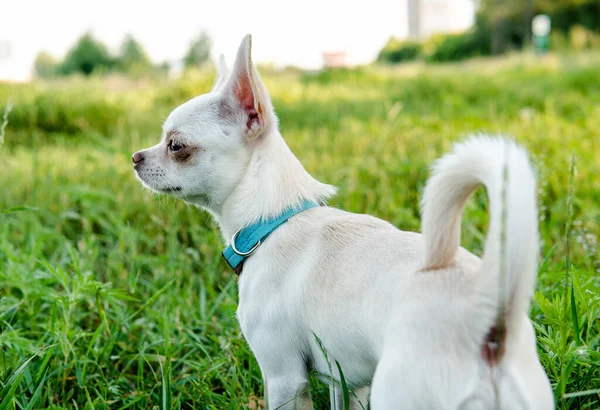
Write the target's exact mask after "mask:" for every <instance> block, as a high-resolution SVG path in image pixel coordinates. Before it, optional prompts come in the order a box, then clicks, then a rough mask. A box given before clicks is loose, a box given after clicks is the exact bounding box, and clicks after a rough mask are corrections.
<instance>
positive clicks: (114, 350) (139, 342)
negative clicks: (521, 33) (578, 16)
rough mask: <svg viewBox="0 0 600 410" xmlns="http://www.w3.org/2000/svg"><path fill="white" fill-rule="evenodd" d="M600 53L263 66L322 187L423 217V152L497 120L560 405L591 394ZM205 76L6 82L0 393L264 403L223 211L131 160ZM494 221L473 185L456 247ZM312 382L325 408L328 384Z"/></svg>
mask: <svg viewBox="0 0 600 410" xmlns="http://www.w3.org/2000/svg"><path fill="white" fill-rule="evenodd" d="M599 67H600V56H598V55H591V54H587V55H550V56H547V57H545V58H544V59H542V60H540V59H537V58H535V57H534V56H531V55H526V54H520V55H515V56H511V57H508V58H504V59H500V60H490V59H488V60H474V61H470V62H466V63H462V64H449V65H441V66H427V65H422V64H413V65H407V66H403V67H401V68H385V67H364V68H358V69H352V70H334V71H325V72H321V73H303V72H299V71H292V70H288V71H286V72H281V73H277V72H274V71H272V70H264V71H263V78H264V80H265V82H266V84H267V86H268V88H269V89H270V92H271V95H272V98H273V100H274V104H275V108H276V111H277V113H278V115H279V118H280V124H281V129H282V133H283V135H284V137H285V138H286V140H287V142H288V144H289V145H290V147H291V149H292V151H293V152H294V153H295V154H296V155H297V156H298V157H299V159H300V160H301V162H302V163H303V164H304V166H305V167H306V168H307V170H308V171H309V172H310V173H312V174H313V175H314V176H315V177H316V178H317V179H319V180H321V181H324V182H327V183H331V184H334V185H337V186H338V187H339V188H340V191H339V194H338V195H337V196H336V197H335V198H334V199H333V200H332V201H331V202H330V205H331V206H335V207H340V208H343V209H345V210H348V211H352V212H357V213H369V214H372V215H375V216H378V217H380V218H383V219H386V220H388V221H390V222H392V223H393V224H395V225H396V226H398V227H399V228H401V229H404V230H418V229H419V199H420V194H421V191H422V188H423V186H424V183H425V181H426V178H427V176H428V173H429V167H430V165H431V164H432V161H433V160H434V159H435V158H437V157H439V156H440V155H441V154H442V153H444V152H446V151H447V150H448V149H449V148H450V146H451V144H452V142H453V141H457V140H460V139H462V138H464V137H465V136H467V135H468V134H469V133H474V132H491V133H500V134H507V135H512V136H514V137H515V139H516V140H517V141H519V142H520V143H521V144H523V145H524V146H525V147H527V148H528V149H529V150H530V152H531V153H532V159H533V162H534V163H535V166H536V169H537V172H538V175H539V207H540V230H541V237H542V242H541V256H540V263H539V276H538V284H537V291H536V294H535V300H534V302H533V304H532V309H531V317H532V318H533V320H534V322H535V328H536V333H537V340H538V351H539V355H540V359H541V361H542V363H543V365H544V367H545V368H546V370H547V373H548V375H549V377H550V380H551V382H552V387H553V389H554V393H555V397H556V403H557V407H558V408H559V409H598V408H599V407H600V366H599V365H600V321H599V320H598V318H599V316H600V250H599V249H598V236H599V235H600V182H599V179H598V178H599V176H600V146H599V145H600V69H599ZM213 76H214V73H212V72H188V73H186V74H185V75H184V76H182V77H181V78H178V79H167V78H155V79H152V80H137V81H133V80H128V79H124V78H119V77H109V78H88V79H84V78H69V79H62V80H53V81H49V82H32V83H27V84H0V114H1V113H2V112H4V111H5V106H6V105H7V102H8V101H9V99H10V100H11V101H12V104H13V108H12V111H11V112H10V113H8V115H7V120H8V124H7V126H6V128H5V131H4V133H3V134H4V138H3V146H2V147H1V148H0V149H1V151H0V187H1V189H0V410H3V409H40V408H51V409H59V408H74V409H126V408H152V409H159V408H160V409H167V408H185V409H242V408H249V409H259V408H262V406H264V403H262V402H261V400H260V398H261V397H262V381H261V378H260V370H259V368H258V365H257V363H256V361H255V359H254V358H253V356H252V354H251V352H250V350H249V348H248V346H247V345H246V343H245V341H244V339H243V337H242V335H241V332H240V330H239V327H238V325H237V322H236V319H235V310H236V300H237V290H236V280H237V278H236V276H235V275H234V274H233V273H232V272H231V271H230V269H229V268H228V267H227V265H226V263H225V262H224V261H223V260H222V259H221V255H220V252H221V247H222V242H221V237H220V234H219V232H218V229H217V226H216V224H215V223H214V221H212V220H211V219H210V217H209V215H208V214H207V213H205V212H203V211H201V210H198V209H196V208H194V207H192V206H187V205H186V204H184V203H182V202H178V201H174V200H172V199H169V198H166V197H160V196H156V195H153V194H151V193H149V192H148V191H146V190H143V189H142V188H141V187H140V185H139V184H138V182H137V181H136V179H135V177H134V173H133V170H132V167H131V154H132V153H133V152H134V151H136V150H139V149H141V148H145V147H148V146H151V145H154V144H155V143H156V142H158V140H159V138H160V126H161V123H162V121H163V120H164V119H165V118H166V116H167V115H168V113H169V112H170V111H171V110H172V109H173V108H174V107H175V106H176V105H178V104H180V103H182V102H184V101H186V100H187V99H189V98H191V97H193V96H195V95H198V94H200V93H203V92H206V91H208V90H209V89H210V87H211V85H212V80H213ZM1 123H2V121H1V120H0V125H1ZM1 134H2V133H1V132H0V135H1ZM486 226H487V201H486V195H485V192H483V191H478V192H477V194H476V195H475V196H474V198H473V199H471V200H470V201H469V203H468V205H467V208H466V211H465V217H464V219H463V238H462V244H463V246H464V247H465V248H467V249H469V250H471V251H472V252H474V253H476V254H481V250H482V245H483V240H484V236H485V232H486ZM440 342H443V341H440ZM341 365H342V368H343V363H341ZM312 388H313V397H314V398H315V403H316V406H317V407H316V408H318V409H319V408H323V409H324V408H327V397H328V393H327V389H326V387H325V386H324V385H323V384H321V383H320V382H318V381H317V380H313V381H312Z"/></svg>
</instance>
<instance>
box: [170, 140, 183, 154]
mask: <svg viewBox="0 0 600 410" xmlns="http://www.w3.org/2000/svg"><path fill="white" fill-rule="evenodd" d="M181 148H183V145H182V144H180V143H179V142H175V141H171V142H170V143H169V149H170V150H171V152H177V151H179V150H180V149H181Z"/></svg>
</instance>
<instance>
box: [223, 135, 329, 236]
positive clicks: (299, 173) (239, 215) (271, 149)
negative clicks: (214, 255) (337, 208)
mask: <svg viewBox="0 0 600 410" xmlns="http://www.w3.org/2000/svg"><path fill="white" fill-rule="evenodd" d="M252 149H253V152H252V155H251V157H250V161H249V163H248V167H247V169H246V172H245V174H244V176H243V177H242V179H241V180H240V183H239V184H238V185H237V186H236V187H235V189H234V190H233V191H232V193H231V195H229V197H228V198H227V199H226V200H225V201H223V203H222V205H221V206H220V207H219V208H220V209H219V210H218V211H217V210H213V211H212V214H213V216H214V217H215V219H216V220H217V222H218V223H219V226H220V228H221V233H222V235H223V238H224V239H225V241H226V243H227V244H229V242H230V240H231V237H232V236H233V234H234V233H235V232H236V231H237V230H239V229H241V228H243V227H245V226H248V225H250V224H252V223H254V222H256V221H258V220H260V219H265V218H269V217H274V216H277V215H279V214H281V213H282V212H283V211H284V210H285V209H287V208H288V207H291V206H297V205H300V204H301V203H302V202H303V201H306V200H310V201H314V202H318V203H319V202H323V201H325V200H326V199H327V198H329V197H331V196H333V195H334V194H335V192H336V188H335V187H333V186H331V185H325V184H322V183H321V182H319V181H317V180H316V179H314V178H313V177H312V176H311V175H310V174H309V173H308V172H306V170H305V169H304V167H303V166H302V164H300V161H298V159H297V158H296V157H295V156H294V154H293V153H292V151H291V150H290V149H289V148H288V146H287V144H286V143H285V141H284V140H283V137H282V136H281V134H280V133H279V131H278V130H277V129H274V130H273V131H271V132H270V133H269V134H267V135H265V136H264V137H263V139H262V140H261V141H259V142H258V143H257V144H256V145H255V146H254V147H253V148H252Z"/></svg>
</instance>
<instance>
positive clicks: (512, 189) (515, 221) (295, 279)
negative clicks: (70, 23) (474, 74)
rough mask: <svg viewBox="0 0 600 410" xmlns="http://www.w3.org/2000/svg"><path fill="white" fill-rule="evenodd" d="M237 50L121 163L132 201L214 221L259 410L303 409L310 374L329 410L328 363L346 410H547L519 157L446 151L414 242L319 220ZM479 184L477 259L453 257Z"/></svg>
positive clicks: (531, 205) (372, 222) (530, 201)
mask: <svg viewBox="0 0 600 410" xmlns="http://www.w3.org/2000/svg"><path fill="white" fill-rule="evenodd" d="M251 46H252V41H251V37H250V36H249V35H248V36H246V37H245V38H244V39H243V41H242V43H241V45H240V47H239V50H238V52H237V57H236V60H235V63H234V66H233V69H232V71H231V73H230V72H229V71H228V69H227V67H226V65H225V61H224V58H223V56H222V55H221V58H220V63H219V74H218V78H217V80H216V83H215V85H214V87H213V89H212V91H211V92H209V93H207V94H204V95H200V96H199V97H196V98H193V99H191V100H190V101H188V102H186V103H184V104H183V105H181V106H179V107H177V108H176V109H175V110H173V112H172V113H171V114H170V115H169V117H168V118H167V120H166V121H165V123H164V125H163V130H162V138H161V140H160V142H159V143H158V144H157V145H155V146H153V147H151V148H148V149H145V150H142V151H139V152H136V153H135V154H134V155H133V163H134V169H135V172H136V174H137V177H138V179H139V180H140V181H141V182H142V184H143V185H144V186H145V187H147V188H149V189H151V190H152V191H155V192H159V193H166V194H169V195H172V196H173V197H175V198H179V199H182V200H184V201H186V202H188V203H191V204H194V205H196V206H198V207H200V208H202V209H205V210H207V211H208V212H210V213H211V214H212V216H213V217H214V218H215V220H216V221H217V222H218V225H219V227H220V230H221V232H222V235H223V238H224V242H225V244H226V245H227V247H228V248H227V249H226V250H225V252H224V256H225V257H226V259H227V260H228V262H229V263H230V265H231V266H232V267H234V268H235V270H236V273H238V274H240V277H239V307H238V311H237V317H238V320H239V323H240V326H241V329H242V331H243V334H244V337H245V338H246V339H247V341H248V344H249V345H250V348H251V349H252V352H253V353H254V354H255V356H256V359H257V360H258V363H259V365H260V369H261V371H262V375H263V378H264V383H265V395H266V397H267V403H268V406H269V408H270V409H273V410H274V409H312V408H313V406H312V402H311V397H310V392H309V390H308V377H309V373H310V371H312V370H314V371H316V372H317V373H319V374H321V375H324V377H323V378H324V379H326V380H329V381H330V383H331V399H332V401H333V402H335V403H336V404H335V405H334V408H336V409H342V408H343V407H342V406H343V405H342V391H343V389H342V388H341V383H340V381H341V377H340V376H341V375H340V372H339V370H338V366H336V365H334V366H331V365H330V364H331V363H333V362H334V361H335V362H337V363H338V364H339V368H341V369H342V374H343V376H344V380H345V381H346V382H347V385H348V386H349V387H350V389H351V390H352V391H354V392H355V394H352V396H351V399H350V408H352V409H360V408H366V406H367V401H369V404H370V408H371V409H374V410H389V409H411V410H416V409H423V410H432V409H452V410H453V409H456V410H459V409H460V410H475V409H506V410H518V409H530V410H533V409H540V410H546V409H553V408H554V400H553V394H552V390H551V387H550V383H549V381H548V378H547V375H546V373H545V371H544V369H543V368H542V366H541V364H540V361H539V358H538V355H537V351H536V339H535V333H534V329H533V326H532V323H531V321H530V319H529V317H528V311H529V305H530V300H531V298H532V294H533V291H534V287H535V278H536V272H537V257H538V229H537V208H536V180H535V177H534V174H533V171H532V168H531V165H530V162H529V160H528V156H527V153H526V152H525V151H524V150H523V149H522V148H520V147H518V146H517V145H516V144H514V143H513V142H511V141H509V140H507V139H503V138H496V137H489V136H473V137H470V138H469V139H467V140H466V141H465V142H462V143H460V144H457V145H456V146H455V147H454V149H453V150H452V152H450V153H449V154H447V155H446V156H444V157H443V158H442V159H440V160H438V162H437V163H436V165H435V166H434V168H433V171H432V176H431V177H430V179H429V181H428V182H427V185H426V188H425V190H424V193H423V200H422V203H421V208H422V234H418V233H412V232H403V231H400V230H398V229H397V228H396V227H394V226H392V225H391V224H389V223H388V222H385V221H383V220H380V219H377V218H375V217H372V216H368V215H357V214H353V213H349V212H345V211H342V210H340V209H336V208H332V207H328V206H326V205H325V203H326V200H327V199H328V198H330V197H331V196H332V195H334V194H335V192H336V188H335V187H333V186H331V185H326V184H323V183H321V182H319V181H317V180H316V179H314V178H313V177H312V176H311V175H309V174H308V172H307V171H306V170H305V169H304V168H303V166H302V165H301V164H300V162H299V161H298V159H297V158H296V157H295V156H294V154H293V153H292V152H291V151H290V149H289V148H288V146H287V145H286V143H285V141H284V140H283V138H282V136H281V134H280V132H279V129H278V120H277V117H276V115H275V113H274V109H273V105H272V104H271V100H270V98H269V94H268V92H267V89H266V88H265V86H264V85H263V82H262V81H261V78H260V76H259V74H258V72H257V70H256V69H255V67H254V65H253V63H252V59H251ZM480 185H483V186H485V188H486V190H487V193H488V197H489V201H490V226H489V230H488V234H487V238H486V241H485V249H484V253H483V257H482V258H481V259H480V258H478V257H476V256H474V255H472V254H471V253H469V252H468V251H466V250H465V249H463V248H461V247H460V233H461V232H460V225H461V215H462V210H463V207H464V204H465V201H466V200H467V199H468V198H469V196H470V195H471V193H472V192H473V191H474V190H475V189H476V188H477V187H479V186H480ZM323 352H325V353H326V354H324V353H323ZM332 368H333V369H332ZM367 396H368V397H367Z"/></svg>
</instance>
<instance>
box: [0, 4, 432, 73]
mask: <svg viewBox="0 0 600 410" xmlns="http://www.w3.org/2000/svg"><path fill="white" fill-rule="evenodd" d="M406 1H407V0H368V1H365V0H356V1H353V0H303V1H285V0H247V1H240V0H226V1H223V0H213V1H205V0H196V1H190V0H168V1H154V0H146V1H140V0H102V1H98V0H92V1H90V0H52V1H48V0H15V1H10V0H6V1H3V3H4V4H3V5H2V16H1V17H0V80H2V79H5V80H6V79H9V80H26V79H28V78H30V76H31V69H32V64H33V60H34V58H35V56H36V54H37V53H38V52H39V51H41V50H45V51H48V52H49V53H50V54H52V55H53V56H55V57H57V58H62V57H63V56H64V55H65V53H66V51H67V50H68V49H69V47H70V46H72V45H73V43H74V42H75V41H76V39H77V38H78V37H79V36H80V35H81V34H82V33H84V32H85V31H88V30H90V31H91V32H92V34H93V35H94V36H95V37H96V38H98V39H100V40H102V41H103V42H104V43H105V44H107V45H108V47H109V49H110V50H112V51H115V52H116V51H117V50H118V48H119V45H120V43H121V41H122V39H123V37H124V36H125V35H126V34H127V33H131V34H132V35H133V36H134V37H135V38H136V39H137V40H138V41H140V42H141V43H142V45H143V46H144V48H145V49H146V51H147V52H148V54H149V55H150V57H151V58H152V60H153V61H155V62H159V61H164V60H169V61H175V60H178V59H180V58H181V57H182V56H183V55H184V54H185V51H186V49H187V45H188V44H189V42H190V40H191V39H192V38H193V37H194V36H195V35H197V34H198V33H199V32H200V31H202V30H206V31H208V33H209V35H210V36H211V38H212V40H213V49H212V50H213V58H216V57H217V56H218V55H219V54H220V53H223V54H225V57H226V60H227V62H228V63H229V64H231V63H232V62H233V59H234V57H235V52H236V50H237V47H238V45H239V42H240V41H241V39H242V38H243V36H244V35H245V34H247V33H251V34H252V36H253V50H252V54H253V59H254V61H255V62H264V63H268V62H270V63H275V64H276V65H279V66H285V65H296V66H300V67H304V68H318V67H320V66H321V65H322V52H324V51H340V50H344V51H346V52H347V61H348V62H349V63H351V64H360V63H367V62H370V61H372V60H373V59H374V58H375V57H376V55H377V53H378V52H379V50H380V49H381V47H383V45H384V44H385V43H386V41H387V40H388V39H389V37H390V36H391V35H395V36H398V37H404V36H405V35H406V33H407V31H408V29H407V12H406V8H407V6H406ZM425 1H432V0H425ZM435 1H440V0H435ZM7 44H8V47H9V49H10V50H9V51H10V57H8V58H7V54H8V53H7V49H6V48H7Z"/></svg>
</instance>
